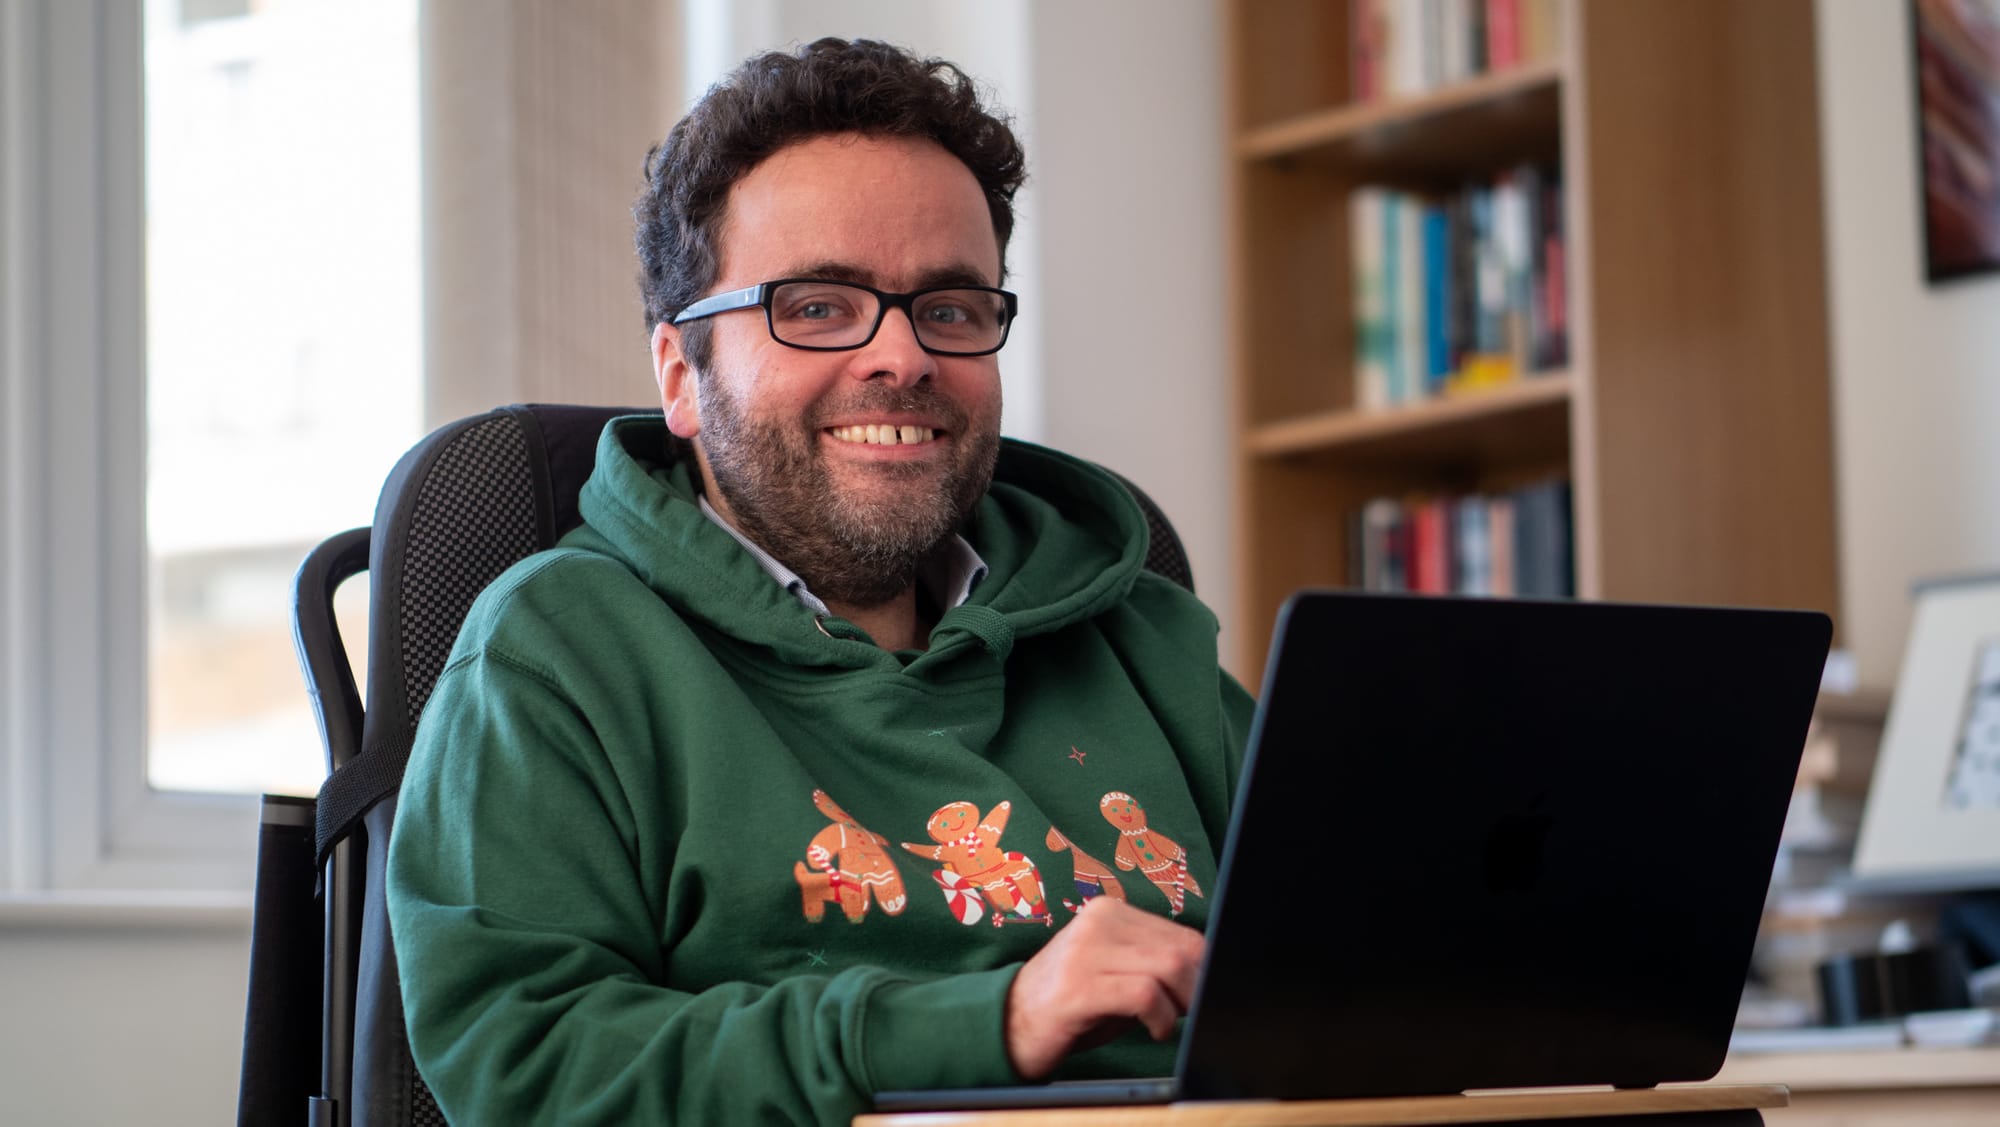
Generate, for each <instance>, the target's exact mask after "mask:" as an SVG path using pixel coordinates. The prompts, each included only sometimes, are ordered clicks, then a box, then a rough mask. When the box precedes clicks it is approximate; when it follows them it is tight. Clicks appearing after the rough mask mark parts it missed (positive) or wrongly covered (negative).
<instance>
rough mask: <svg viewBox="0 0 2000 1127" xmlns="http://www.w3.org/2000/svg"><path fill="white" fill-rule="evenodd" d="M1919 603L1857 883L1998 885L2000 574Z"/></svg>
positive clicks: (1942, 586) (1867, 817)
mask: <svg viewBox="0 0 2000 1127" xmlns="http://www.w3.org/2000/svg"><path fill="white" fill-rule="evenodd" d="M1915 598H1916V608H1915V615H1914V617H1913V619H1912V621H1911V625H1910V639H1909V643H1908V646H1907V648H1906V649H1905V651H1904V654H1903V667H1902V670H1901V672H1900V673H1899V674H1898V676H1897V680H1896V693H1895V697H1894V699H1893V701H1892V702H1891V704H1890V707H1889V716H1888V720H1887V723H1886V725H1885V727H1884V729H1883V732H1882V745H1881V748H1880V750H1879V752H1878V754H1877V756H1876V760H1875V775H1874V779H1873V781H1872V782H1871V783H1870V785H1869V788H1868V800H1867V804H1866V806H1865V807H1864V809H1863V812H1862V819H1861V833H1860V838H1859V839H1858V841H1857V843H1856V846H1855V852H1854V881H1855V883H1856V884H1857V885H1860V886H1870V887H1881V888H1885V889H1894V890H1909V891H1917V890H1937V891H1945V890H1969V889H1980V888H1991V887H2000V574H1996V575H1982V576H1974V577H1965V578H1955V579H1943V580H1935V581H1931V582H1927V583H1922V584H1919V585H1918V586H1917V588H1916V590H1915Z"/></svg>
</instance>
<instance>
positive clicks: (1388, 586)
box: [1348, 478, 1576, 598]
mask: <svg viewBox="0 0 2000 1127" xmlns="http://www.w3.org/2000/svg"><path fill="white" fill-rule="evenodd" d="M1574 544H1575V534H1574V531H1573V525H1572V522H1571V517H1570V487H1569V482H1568V481H1567V480H1564V479H1560V478H1552V479H1549V480H1547V481H1543V482H1539V483H1537V484H1534V485H1530V486H1526V487H1524V488H1521V489H1516V490H1512V491H1510V492H1506V493H1496V494H1472V495H1463V496H1444V495H1432V496H1419V497H1405V498H1390V497H1381V498H1377V499H1375V500H1373V501H1370V502H1368V503H1367V504H1366V505H1364V506H1362V508H1361V509H1360V510H1359V511H1357V512H1355V513H1353V514H1352V515H1351V516H1350V518H1349V523H1348V545H1349V556H1350V559H1349V561H1348V567H1349V572H1348V576H1349V582H1350V584H1352V585H1353V586H1357V587H1361V588H1363V589H1365V590H1370V591H1400V592H1416V593H1420V594H1458V595H1490V596H1502V597H1505V596H1515V597H1521V598H1570V597H1573V596H1574V595H1575V593H1576V578H1575V576H1576V572H1575V565H1574V562H1573V558H1572V557H1573V554H1574Z"/></svg>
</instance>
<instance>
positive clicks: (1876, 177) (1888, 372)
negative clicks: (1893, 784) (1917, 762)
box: [1819, 0, 2000, 688]
mask: <svg viewBox="0 0 2000 1127" xmlns="http://www.w3.org/2000/svg"><path fill="white" fill-rule="evenodd" d="M1819 61H1820V104H1821V111H1820V112H1821V130H1822V138H1823V144H1824V146H1825V152H1824V156H1823V158H1822V159H1823V162H1824V168H1825V171H1826V182H1827V209H1826V215H1827V251H1828V263H1829V270H1830V274H1831V279H1830V285H1829V289H1830V291H1831V292H1830V294H1829V300H1830V303H1831V304H1830V307H1829V308H1830V312H1831V314H1832V317H1831V323H1832V326H1833V363H1834V389H1833V390H1834V450H1835V463H1836V467H1837V477H1838V482H1839V494H1840V497H1839V521H1840V556H1841V602H1842V614H1841V626H1842V629H1843V632H1844V634H1845V637H1846V641H1847V645H1848V646H1849V647H1850V648H1851V649H1852V650H1853V651H1854V655H1855V661H1856V665H1857V669H1858V672H1859V675H1860V678H1861V681H1862V683H1863V684H1864V685H1868V686H1871V687H1877V688H1888V687H1890V686H1892V685H1893V684H1894V682H1895V678H1896V674H1897V672H1898V669H1899V667H1900V663H1901V657H1902V651H1903V642H1904V640H1905V636H1906V635H1907V633H1908V631H1909V621H1910V600H1909V589H1910V584H1911V583H1912V582H1913V581H1915V580H1918V579H1923V578H1926V577H1935V576H1938V575H1944V574H1962V573H1967V572H1981V571H1984V572H1993V571H2000V275H1989V276H1987V277H1985V278H1980V279H1969V280H1965V281H1958V282H1952V283H1948V284H1945V285H1941V286H1927V285H1926V284H1925V283H1924V280H1923V269H1924V268H1923V243H1922V222H1923V219H1922V217H1923V210H1922V197H1921V190H1920V185H1919V177H1918V173H1917V148H1916V137H1915V129H1916V125H1915V119H1916V114H1915V108H1914V95H1913V93H1912V86H1911V69H1912V56H1911V43H1910V29H1909V13H1908V11H1907V10H1906V6H1905V5H1904V4H1902V3H1890V2H1887V0H1867V2H1863V0H1820V2H1819Z"/></svg>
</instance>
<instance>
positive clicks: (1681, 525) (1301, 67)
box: [1225, 0, 1838, 684]
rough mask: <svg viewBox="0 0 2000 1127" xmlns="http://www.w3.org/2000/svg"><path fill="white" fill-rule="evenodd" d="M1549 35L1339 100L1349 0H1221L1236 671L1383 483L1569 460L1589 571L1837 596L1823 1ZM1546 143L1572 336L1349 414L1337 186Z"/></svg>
mask: <svg viewBox="0 0 2000 1127" xmlns="http://www.w3.org/2000/svg"><path fill="white" fill-rule="evenodd" d="M1558 9H1559V15H1560V24H1561V34H1560V47H1559V49H1558V51H1557V52H1556V53H1555V54H1554V56H1553V57H1548V58H1543V59H1540V60H1537V61H1534V62H1530V63H1526V64H1523V65H1520V66H1517V67H1514V68H1512V69H1508V70H1503V71H1499V72H1495V73H1488V74H1482V75H1479V76H1477V77H1475V78H1471V79H1468V80H1465V81H1460V82H1457V83H1454V84H1451V85H1448V86H1444V87H1441V88H1437V89H1432V90H1427V91H1425V92H1423V93H1421V94H1416V95H1410V96H1404V97H1400V98H1396V99H1393V100H1385V101H1377V102H1368V103H1359V104H1357V103H1355V102H1354V101H1352V100H1351V99H1350V97H1349V89H1350V85H1351V76H1350V73H1349V67H1350V51H1349V48H1350V37H1351V35H1352V25H1351V19H1350V15H1349V5H1348V3H1347V0H1245V2H1241V3H1234V4H1230V5H1227V6H1226V7H1225V12H1226V16H1225V19H1226V21H1227V23H1228V30H1229V41H1228V48H1227V50H1228V74H1229V78H1228V82H1229V86H1230V90H1231V97H1232V107H1231V118H1230V121H1231V128H1232V130H1233V145H1232V147H1231V151H1232V153H1233V154H1234V155H1233V169H1232V176H1231V196H1230V209H1231V213H1232V216H1233V231H1232V245H1233V262H1232V266H1231V269H1232V275H1233V276H1232V290H1233V295H1234V296H1233V302H1234V305H1233V312H1234V320H1235V325H1236V335H1235V341H1234V347H1233V356H1232V365H1233V371H1234V373H1235V375H1234V381H1233V382H1234V390H1235V405H1234V407H1235V418H1236V434H1237V458H1238V462H1237V470H1238V472H1237V489H1238V495H1237V500H1238V504H1237V514H1238V521H1239V524H1238V536H1237V545H1238V551H1239V556H1238V574H1239V576H1241V582H1242V592H1243V594H1242V603H1241V605H1240V606H1239V608H1238V610H1239V615H1240V617H1239V621H1241V622H1242V623H1243V624H1244V626H1245V628H1244V629H1241V630H1239V631H1238V632H1237V641H1238V645H1239V649H1238V652H1237V660H1236V665H1235V668H1236V670H1237V672H1238V673H1239V674H1240V675H1242V676H1243V677H1244V678H1245V679H1246V680H1248V681H1249V683H1252V684H1255V683H1257V681H1258V678H1260V676H1261V672H1262V670H1261V668H1260V663H1261V661H1262V656H1263V654H1264V651H1265V647H1266V645H1267V644H1268V641H1269V638H1268V634H1267V633H1266V629H1267V624H1268V623H1270V622H1271V621H1272V620H1273V617H1274V615H1275V613H1276V611H1277V608H1278V605H1279V604H1280V603H1281V602H1282V601H1283V600H1284V598H1285V597H1286V596H1287V595H1288V594H1290V593H1291V592H1292V591H1294V590H1297V589H1298V588H1301V587H1307V586H1336V587H1337V586H1347V585H1350V583H1351V582H1352V578H1353V577H1350V576H1349V575H1348V574H1347V568H1348V562H1347V561H1348V560H1349V559H1350V547H1351V546H1350V545H1349V544H1348V543H1347V537H1348V531H1347V528H1348V520H1349V518H1350V515H1351V513H1352V512H1354V511H1355V510H1357V509H1358V508H1359V507H1360V506H1361V505H1363V504H1364V503H1365V502H1367V501H1368V500H1369V499H1371V498H1374V497H1378V496H1400V495H1408V494H1412V493H1421V492H1448V493H1460V492H1482V491H1497V490H1505V489H1509V488H1513V487H1514V486H1515V485H1518V484H1521V483H1525V482H1530V481H1534V480H1537V479H1540V478H1545V477H1547V476H1549V475H1552V474H1560V475H1565V476H1567V477H1568V478H1569V480H1570V482H1571V486H1572V491H1573V501H1572V524H1573V533H1574V539H1575V559H1574V561H1573V563H1574V569H1575V574H1576V586H1577V594H1578V595H1579V596H1580V597H1584V598H1603V599H1620V600H1641V601H1653V602H1675V603H1719V604H1739V605H1763V606H1802V607H1814V608H1819V609H1823V610H1827V611H1832V610H1834V609H1836V607H1837V595H1838V588H1837V569H1836V560H1835V540H1834V507H1833V501H1834V494H1833V488H1834V486H1833V454H1832V429H1831V416H1830V393H1829V386H1828V384H1829V379H1828V363H1829V362H1828V349H1829V345H1828V333H1827V324H1826V271H1825V264H1824V251H1823V247H1822V235H1821V218H1822V202H1821V187H1820V159H1819V133H1818V101H1817V98H1818V92H1817V75H1816V62H1815V58H1814V46H1813V43H1814V35H1813V0H1759V2H1757V3H1754V4H1744V3H1739V2H1737V0H1616V2H1605V0H1559V4H1558ZM1528 162H1536V163H1541V164H1559V165H1560V167H1561V169H1562V180H1563V188H1564V200H1563V212H1562V226H1563V230H1564V235H1565V238H1566V240H1567V247H1566V254H1565V264H1566V274H1567V281H1568V289H1569V301H1568V304H1567V318H1568V323H1569V335H1570V339H1569V363H1568V366H1567V368H1566V370H1564V371H1561V372H1556V373H1545V374H1537V375H1535V376H1532V377H1528V378H1523V379H1520V380H1518V381H1516V382H1514V383H1510V384H1503V385H1500V386H1497V387H1494V388H1490V389H1486V390H1484V391H1481V392H1467V393H1465V394H1463V395H1453V396H1447V397H1444V398H1440V399H1436V400H1432V401H1424V402H1419V403H1414V404H1408V405H1400V406H1397V407H1394V408H1383V409H1374V410H1357V409H1356V408H1355V406H1354V404H1355V392H1354V386H1353V385H1354V379H1353V367H1354V364H1353V357H1354V351H1355V349H1354V329H1353V325H1352V310H1353V298H1352V292H1351V290H1352V279H1351V273H1352V271H1351V248H1350V246H1349V232H1348V209H1347V199H1348V196H1349V194H1350V193H1351V192H1352V191H1353V190H1354V189H1355V188H1357V187H1359V186H1363V185H1384V186H1388V187H1392V188H1399V189H1404V190H1410V191H1429V192H1448V191H1450V190H1452V189H1453V188H1454V187H1455V186H1456V185H1458V184H1461V183H1463V182H1465V181H1467V180H1470V179H1474V178H1479V177H1484V176H1490V175H1492V174H1494V173H1498V172H1500V171H1502V170H1505V169H1508V168H1510V167H1514V166H1517V165H1520V164H1523V163H1528Z"/></svg>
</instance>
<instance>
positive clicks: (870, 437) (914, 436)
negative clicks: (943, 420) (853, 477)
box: [827, 423, 937, 446]
mask: <svg viewBox="0 0 2000 1127" xmlns="http://www.w3.org/2000/svg"><path fill="white" fill-rule="evenodd" d="M827 433H828V434H830V435H832V436H833V437H835V438H837V439H839V440H840V441H842V442H853V443H858V444H861V445H864V446H917V445H920V444H922V443H925V442H932V441H935V440H936V439H937V431H935V430H933V429H931V428H930V427H908V426H893V425H889V424H885V423H863V424H860V425H858V426H851V427H828V428H827Z"/></svg>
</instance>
